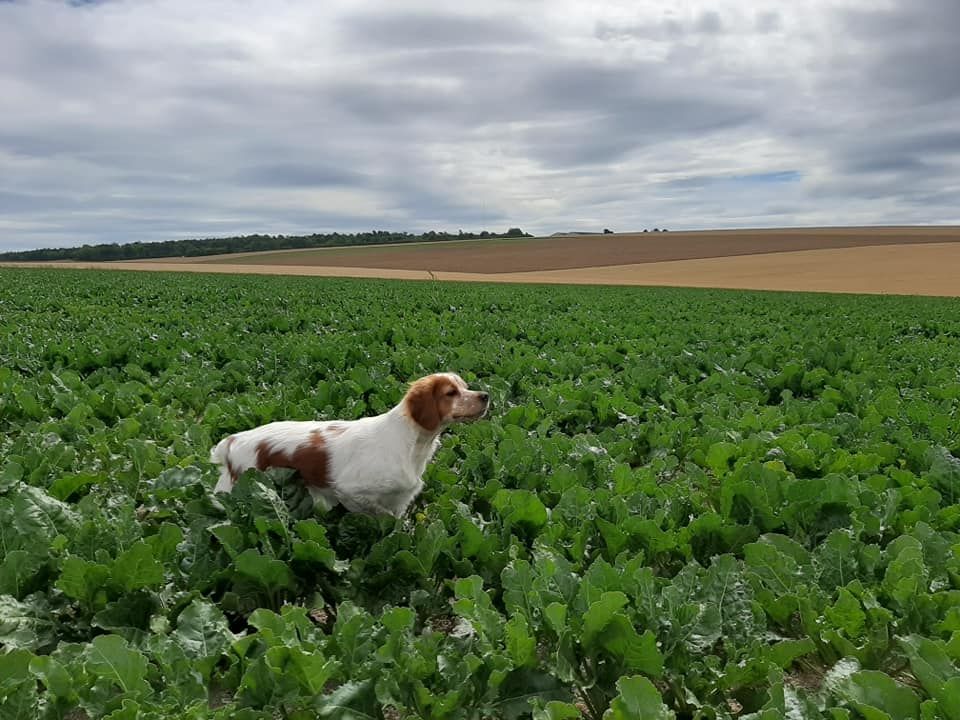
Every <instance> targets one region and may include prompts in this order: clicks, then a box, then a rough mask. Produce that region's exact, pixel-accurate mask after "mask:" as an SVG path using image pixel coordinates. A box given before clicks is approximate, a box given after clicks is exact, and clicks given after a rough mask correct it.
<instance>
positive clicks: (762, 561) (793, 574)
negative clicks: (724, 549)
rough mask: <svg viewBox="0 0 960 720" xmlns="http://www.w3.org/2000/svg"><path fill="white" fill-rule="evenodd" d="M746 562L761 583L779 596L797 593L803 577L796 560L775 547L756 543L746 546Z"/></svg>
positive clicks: (769, 544)
mask: <svg viewBox="0 0 960 720" xmlns="http://www.w3.org/2000/svg"><path fill="white" fill-rule="evenodd" d="M743 556H744V562H745V563H746V565H747V567H748V568H749V569H750V571H751V572H752V573H753V574H754V575H756V577H758V578H759V579H760V581H761V582H762V583H763V584H764V585H765V586H766V587H768V588H769V589H770V590H772V591H773V592H774V593H776V594H778V595H789V594H791V593H793V592H795V591H796V589H797V584H798V582H799V580H800V577H801V572H800V567H799V565H797V562H796V560H795V559H794V558H792V557H790V556H788V555H785V554H784V553H782V552H781V551H780V550H779V549H778V548H777V547H776V546H775V545H773V544H771V543H767V542H755V543H750V544H749V545H746V546H744V548H743Z"/></svg>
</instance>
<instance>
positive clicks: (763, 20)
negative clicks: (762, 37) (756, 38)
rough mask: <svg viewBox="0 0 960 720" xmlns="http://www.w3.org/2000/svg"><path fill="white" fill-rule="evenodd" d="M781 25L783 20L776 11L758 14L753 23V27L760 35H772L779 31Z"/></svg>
mask: <svg viewBox="0 0 960 720" xmlns="http://www.w3.org/2000/svg"><path fill="white" fill-rule="evenodd" d="M782 25H783V18H782V17H781V16H780V13H778V12H776V11H766V12H758V13H757V15H756V19H755V21H754V27H755V28H756V30H757V32H760V33H764V34H765V33H773V32H777V31H778V30H780V28H781V27H782Z"/></svg>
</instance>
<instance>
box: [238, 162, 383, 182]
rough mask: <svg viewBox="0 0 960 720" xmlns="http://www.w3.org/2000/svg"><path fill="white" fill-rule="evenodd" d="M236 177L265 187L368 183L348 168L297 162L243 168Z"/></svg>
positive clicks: (360, 175)
mask: <svg viewBox="0 0 960 720" xmlns="http://www.w3.org/2000/svg"><path fill="white" fill-rule="evenodd" d="M236 177H237V181H238V182H240V183H242V184H244V185H253V186H266V187H330V186H334V187H335V186H358V185H364V184H366V182H367V179H366V178H365V177H364V175H362V174H361V173H357V172H353V171H352V170H350V169H348V168H345V167H337V166H332V165H310V164H304V163H295V162H286V163H284V162H280V163H273V164H267V165H255V166H253V167H249V168H244V169H243V170H241V171H240V172H239V173H237V176H236Z"/></svg>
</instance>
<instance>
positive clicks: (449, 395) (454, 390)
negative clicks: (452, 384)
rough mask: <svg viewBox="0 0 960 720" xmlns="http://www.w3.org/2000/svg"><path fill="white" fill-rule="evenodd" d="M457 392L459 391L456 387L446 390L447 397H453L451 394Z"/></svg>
mask: <svg viewBox="0 0 960 720" xmlns="http://www.w3.org/2000/svg"><path fill="white" fill-rule="evenodd" d="M458 392H460V391H459V390H457V389H456V388H450V389H449V390H447V397H453V396H454V395H456V394H457V393H458Z"/></svg>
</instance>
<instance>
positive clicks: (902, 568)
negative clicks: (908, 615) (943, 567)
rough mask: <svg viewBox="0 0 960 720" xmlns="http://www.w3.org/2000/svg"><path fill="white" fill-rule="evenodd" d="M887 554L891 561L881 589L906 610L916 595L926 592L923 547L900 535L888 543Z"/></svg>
mask: <svg viewBox="0 0 960 720" xmlns="http://www.w3.org/2000/svg"><path fill="white" fill-rule="evenodd" d="M898 541H899V542H898ZM887 552H888V553H889V554H890V555H891V556H892V559H891V560H890V564H889V565H887V570H886V572H885V573H884V576H883V582H882V583H881V587H882V588H883V589H884V591H886V593H887V594H888V595H890V596H891V597H892V598H893V599H894V600H895V601H896V602H897V604H898V605H899V606H900V607H901V608H907V607H909V606H910V604H911V603H912V601H913V599H914V598H915V597H916V596H917V595H920V594H921V593H924V592H926V588H927V581H928V571H927V566H926V565H925V564H924V562H923V547H922V545H921V544H920V541H919V540H917V539H916V538H913V537H910V536H905V535H902V536H900V537H899V538H897V540H895V541H893V542H892V543H890V545H889V546H888V547H887Z"/></svg>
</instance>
